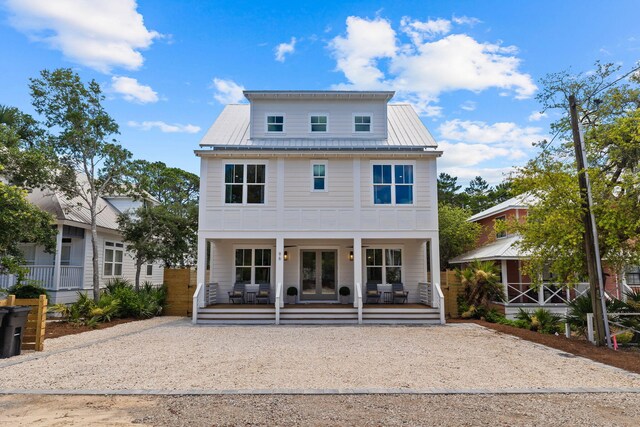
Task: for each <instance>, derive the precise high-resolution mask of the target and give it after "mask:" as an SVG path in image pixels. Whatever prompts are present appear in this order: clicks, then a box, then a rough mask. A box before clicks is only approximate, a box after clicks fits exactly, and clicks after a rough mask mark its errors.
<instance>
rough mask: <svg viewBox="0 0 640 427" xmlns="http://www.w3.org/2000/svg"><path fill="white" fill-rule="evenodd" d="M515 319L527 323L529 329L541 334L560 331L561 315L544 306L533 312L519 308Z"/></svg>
mask: <svg viewBox="0 0 640 427" xmlns="http://www.w3.org/2000/svg"><path fill="white" fill-rule="evenodd" d="M516 319H517V320H520V321H522V322H524V323H525V324H526V325H528V327H529V329H530V330H532V331H537V332H541V333H543V334H555V333H558V332H560V331H561V326H560V323H561V321H562V317H561V316H559V315H557V314H554V313H551V312H550V311H549V310H547V309H544V308H538V309H536V310H534V311H533V312H529V311H526V310H523V309H520V311H519V312H518V314H517V315H516Z"/></svg>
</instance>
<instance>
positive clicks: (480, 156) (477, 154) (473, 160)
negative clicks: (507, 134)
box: [438, 141, 510, 167]
mask: <svg viewBox="0 0 640 427" xmlns="http://www.w3.org/2000/svg"><path fill="white" fill-rule="evenodd" d="M438 150H442V151H443V154H442V159H441V160H440V161H439V162H438V167H452V166H458V167H469V166H475V165H477V164H480V163H482V162H485V161H487V160H492V159H495V158H496V157H507V156H510V151H509V149H507V148H498V147H493V146H491V145H487V144H466V143H464V142H461V143H457V144H456V143H450V142H447V141H440V142H438Z"/></svg>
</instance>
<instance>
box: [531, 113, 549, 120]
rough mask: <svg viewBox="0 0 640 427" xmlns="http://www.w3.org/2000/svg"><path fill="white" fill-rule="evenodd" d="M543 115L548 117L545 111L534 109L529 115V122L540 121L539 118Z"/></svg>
mask: <svg viewBox="0 0 640 427" xmlns="http://www.w3.org/2000/svg"><path fill="white" fill-rule="evenodd" d="M545 117H548V114H547V113H541V112H539V111H534V112H532V113H531V114H530V115H529V117H528V120H529V121H530V122H537V121H540V120H541V119H543V118H545Z"/></svg>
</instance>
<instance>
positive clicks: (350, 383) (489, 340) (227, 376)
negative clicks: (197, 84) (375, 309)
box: [0, 317, 640, 393]
mask: <svg viewBox="0 0 640 427" xmlns="http://www.w3.org/2000/svg"><path fill="white" fill-rule="evenodd" d="M45 346H46V350H45V352H43V353H30V354H24V355H21V356H18V357H14V358H11V359H7V360H2V361H0V378H2V385H1V386H0V389H2V391H3V392H7V391H10V390H13V391H25V390H33V391H36V390H40V391H43V390H51V391H53V390H68V391H75V392H87V391H96V390H97V391H106V390H108V391H115V392H117V391H126V390H144V391H154V392H157V393H166V392H180V393H185V392H190V391H191V392H196V393H197V392H204V393H207V392H219V391H232V392H248V391H256V390H257V391H287V392H314V391H321V392H331V391H344V392H363V393H366V392H370V391H380V392H390V391H392V392H403V391H430V392H434V391H462V392H464V391H471V390H483V391H492V392H498V393H499V392H504V391H516V390H520V391H523V390H528V391H535V390H542V389H544V390H551V391H562V390H565V389H572V390H575V389H577V388H588V389H598V390H602V389H606V388H610V389H618V390H620V389H640V375H636V374H631V373H628V372H626V371H622V370H619V369H616V368H610V367H607V366H604V365H601V364H598V363H595V362H592V361H590V360H586V359H582V358H575V357H567V356H568V355H566V354H564V355H563V354H562V353H560V352H559V351H557V350H553V349H550V348H547V347H543V346H540V345H537V344H532V343H530V342H527V341H523V340H520V339H518V338H515V337H512V336H509V335H503V334H499V333H497V332H494V331H491V330H488V329H484V328H482V327H480V326H477V325H471V324H455V325H447V326H434V327H408V326H364V327H363V326H340V327H332V326H331V327H330V326H317V327H308V326H285V327H283V326H279V327H275V326H273V327H271V326H238V327H231V326H229V327H207V326H192V325H191V324H190V323H189V322H187V321H186V320H184V319H179V318H167V317H163V318H156V319H151V320H146V321H140V322H132V323H126V324H122V325H118V326H115V327H113V328H109V329H105V330H100V331H92V332H87V333H83V334H80V335H73V336H67V337H62V338H56V339H52V340H47V341H46V343H45Z"/></svg>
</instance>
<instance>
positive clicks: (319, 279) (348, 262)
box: [193, 235, 444, 324]
mask: <svg viewBox="0 0 640 427" xmlns="http://www.w3.org/2000/svg"><path fill="white" fill-rule="evenodd" d="M414 236H415V235H414ZM433 246H434V240H433V239H432V238H423V239H416V238H415V237H413V238H408V237H407V238H393V239H392V238H388V237H385V238H380V237H373V236H371V237H366V238H363V237H355V238H354V237H352V238H346V237H343V236H336V237H334V238H321V237H315V236H314V237H313V238H304V237H300V236H291V237H288V238H285V237H275V238H264V239H248V238H244V239H239V238H204V239H202V240H201V248H202V249H201V250H200V251H199V258H198V261H199V263H198V287H197V290H196V293H195V295H194V307H193V313H194V316H193V320H194V323H272V324H273V323H275V324H280V323H368V320H373V319H378V320H384V321H382V322H381V323H399V322H401V321H402V319H403V313H404V314H410V315H411V316H413V317H414V318H423V320H426V318H427V317H428V318H429V319H428V320H429V321H430V323H444V303H443V299H444V297H443V295H442V292H441V291H440V287H439V283H438V281H439V275H438V274H436V275H435V276H434V277H435V278H436V281H435V282H434V281H431V280H430V278H431V277H432V275H431V269H432V267H435V268H434V271H438V270H437V269H438V268H439V263H438V253H437V249H436V250H435V251H432V250H431V249H430V248H431V247H433ZM435 247H436V248H437V240H436V241H435ZM203 253H206V254H207V255H206V258H204V257H202V256H200V254H203ZM203 258H204V259H203ZM434 259H435V261H434ZM207 265H209V266H210V269H209V271H208V272H207V276H205V274H204V272H205V268H206V266H207ZM260 284H262V288H261V287H260ZM394 284H395V286H396V288H395V289H396V290H397V289H398V287H399V286H401V287H402V289H403V291H404V292H405V293H406V298H404V297H399V296H398V295H399V294H398V293H396V294H394V292H393V286H394ZM345 288H346V289H345ZM265 289H268V295H262V296H261V297H260V294H264V293H265V292H264V290H265ZM341 289H342V291H341ZM372 289H375V290H376V294H377V295H375V296H372V295H371V293H372V292H371V290H372ZM367 290H369V295H368V294H367ZM344 294H348V295H344ZM230 296H231V297H232V298H230ZM440 307H442V310H441V309H440ZM382 312H384V313H385V316H381V315H380V314H381V313H382ZM440 312H442V314H443V315H442V316H440ZM243 316H244V318H243ZM411 316H409V318H411ZM382 317H384V319H382ZM404 319H405V320H406V319H407V317H406V316H405V317H404ZM225 320H227V321H228V322H224V321H225ZM232 320H233V321H232ZM409 323H413V322H409Z"/></svg>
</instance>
